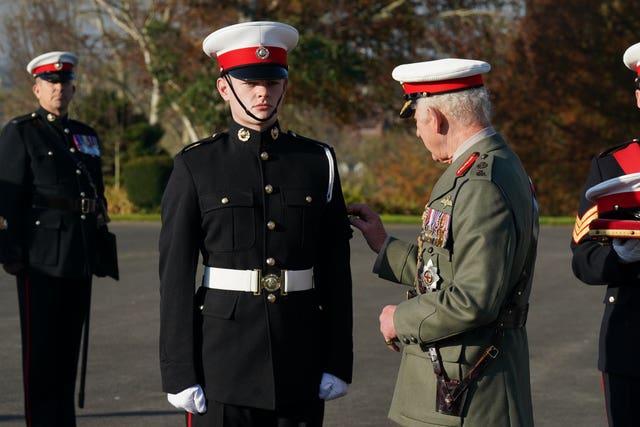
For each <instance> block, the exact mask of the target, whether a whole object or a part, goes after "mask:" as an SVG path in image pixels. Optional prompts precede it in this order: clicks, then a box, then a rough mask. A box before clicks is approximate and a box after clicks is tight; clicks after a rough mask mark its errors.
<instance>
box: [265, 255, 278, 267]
mask: <svg viewBox="0 0 640 427" xmlns="http://www.w3.org/2000/svg"><path fill="white" fill-rule="evenodd" d="M267 265H268V266H270V267H273V266H274V265H276V260H275V259H274V258H271V257H269V258H267Z"/></svg>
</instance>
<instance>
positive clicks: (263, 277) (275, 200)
mask: <svg viewBox="0 0 640 427" xmlns="http://www.w3.org/2000/svg"><path fill="white" fill-rule="evenodd" d="M297 39H298V33H297V31H296V30H295V29H294V28H293V27H291V26H289V25H285V24H281V23H277V22H248V23H242V24H237V25H233V26H230V27H225V28H223V29H221V30H218V31H216V32H214V33H212V34H211V35H209V37H207V38H206V40H205V41H204V43H203V49H204V51H205V52H206V53H207V55H209V56H211V57H213V58H217V60H218V61H219V64H220V70H221V76H220V78H219V79H218V81H217V87H218V90H219V92H220V94H221V96H222V97H223V99H224V100H225V101H227V102H229V104H230V108H231V113H232V117H233V121H232V122H231V123H230V126H229V129H228V130H227V131H226V132H221V133H218V134H215V135H213V136H212V137H209V138H206V139H203V140H201V141H198V142H196V143H194V144H192V145H190V146H188V147H186V148H185V149H183V150H182V151H181V152H180V153H179V154H178V155H177V156H176V157H175V161H174V169H173V173H172V175H171V178H170V180H169V183H168V185H167V188H166V190H165V193H164V197H163V201H162V230H161V234H160V242H159V247H160V281H161V328H160V364H161V371H162V381H163V389H164V391H165V392H167V393H168V394H169V395H168V398H169V401H170V402H171V403H172V404H173V405H174V406H176V407H178V408H181V409H184V410H185V411H187V424H188V425H193V426H207V427H212V426H216V427H220V426H260V427H269V426H274V427H275V426H281V427H282V426H299V427H303V426H309V427H311V426H320V425H322V420H323V411H324V400H328V399H332V398H336V397H340V396H342V395H344V394H346V392H347V383H350V382H351V372H352V360H353V350H352V296H351V274H350V267H349V239H350V238H351V229H350V226H349V222H348V220H347V214H346V208H345V205H344V200H343V196H342V192H341V187H340V180H339V177H338V170H337V164H336V159H335V155H334V153H333V150H332V149H331V148H330V147H329V146H328V145H326V144H323V143H319V142H316V141H313V140H310V139H307V138H303V137H300V136H297V135H296V134H294V133H291V132H283V131H282V130H281V128H280V124H279V122H278V120H277V115H278V109H279V108H280V106H281V104H282V100H283V97H284V93H285V91H286V85H287V80H286V78H287V62H286V54H287V51H288V50H290V49H291V48H293V47H294V46H295V44H296V43H297ZM200 256H201V257H202V262H203V264H204V277H203V279H202V286H201V287H200V288H199V289H198V290H197V293H196V294H195V295H194V283H196V281H197V280H198V279H199V278H197V277H196V270H197V265H198V260H199V257H200Z"/></svg>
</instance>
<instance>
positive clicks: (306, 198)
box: [304, 196, 313, 203]
mask: <svg viewBox="0 0 640 427" xmlns="http://www.w3.org/2000/svg"><path fill="white" fill-rule="evenodd" d="M304 199H305V200H306V201H307V203H311V202H313V198H312V197H311V196H307V197H305V198H304Z"/></svg>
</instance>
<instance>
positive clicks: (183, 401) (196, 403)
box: [167, 384, 207, 414]
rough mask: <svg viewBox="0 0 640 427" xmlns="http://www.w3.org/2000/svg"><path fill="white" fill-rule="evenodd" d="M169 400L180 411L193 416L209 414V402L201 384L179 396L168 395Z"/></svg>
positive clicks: (182, 392)
mask: <svg viewBox="0 0 640 427" xmlns="http://www.w3.org/2000/svg"><path fill="white" fill-rule="evenodd" d="M167 400H168V401H169V403H171V404H172V405H173V406H175V407H176V408H178V409H183V410H185V411H187V412H191V413H192V414H197V413H200V414H203V413H205V412H207V401H206V399H205V397H204V392H203V391H202V387H200V385H199V384H196V385H193V386H191V387H189V388H187V389H185V390H182V391H181V392H180V393H178V394H171V393H168V394H167Z"/></svg>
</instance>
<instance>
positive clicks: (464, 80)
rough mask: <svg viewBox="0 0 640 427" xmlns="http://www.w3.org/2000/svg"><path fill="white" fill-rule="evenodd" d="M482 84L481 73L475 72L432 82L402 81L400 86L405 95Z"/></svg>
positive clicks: (441, 91) (445, 90)
mask: <svg viewBox="0 0 640 427" xmlns="http://www.w3.org/2000/svg"><path fill="white" fill-rule="evenodd" d="M482 84H483V83H482V75H480V74H476V75H474V76H469V77H461V78H458V79H450V80H440V81H434V82H416V83H402V87H403V88H404V93H406V94H407V95H409V94H412V93H419V92H427V93H430V94H436V93H445V92H452V91H455V90H460V89H468V88H471V87H477V86H482Z"/></svg>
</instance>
